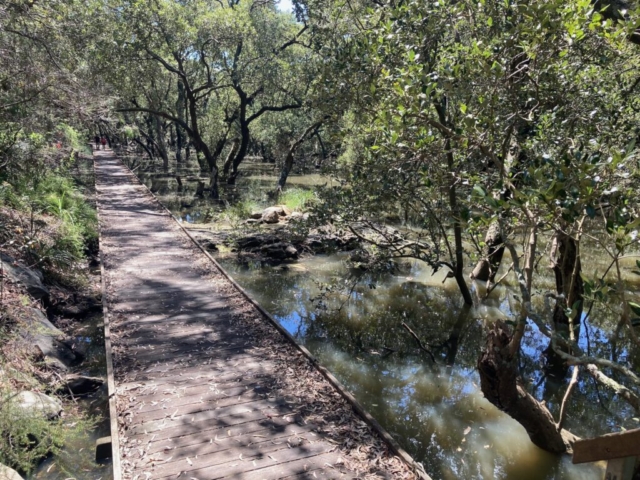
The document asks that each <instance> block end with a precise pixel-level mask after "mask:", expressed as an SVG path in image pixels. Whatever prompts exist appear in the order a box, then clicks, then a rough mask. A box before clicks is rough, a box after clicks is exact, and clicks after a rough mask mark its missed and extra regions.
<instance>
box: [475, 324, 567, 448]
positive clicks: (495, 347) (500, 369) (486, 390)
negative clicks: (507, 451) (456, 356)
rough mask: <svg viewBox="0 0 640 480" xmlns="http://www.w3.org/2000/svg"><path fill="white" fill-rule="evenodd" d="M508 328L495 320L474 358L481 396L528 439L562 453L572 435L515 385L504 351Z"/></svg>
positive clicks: (511, 363) (514, 368) (512, 363)
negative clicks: (485, 344) (514, 421)
mask: <svg viewBox="0 0 640 480" xmlns="http://www.w3.org/2000/svg"><path fill="white" fill-rule="evenodd" d="M510 341H511V335H510V334H509V330H508V327H507V326H506V325H505V324H504V323H503V322H501V321H499V320H498V321H496V323H495V325H494V327H493V328H492V329H491V330H490V331H489V334H488V336H487V346H486V348H485V350H484V351H483V352H482V354H481V355H480V358H479V359H478V371H479V373H480V386H481V389H482V393H483V394H484V396H485V398H486V399H487V400H489V402H491V403H492V404H493V405H495V406H496V407H498V408H499V409H500V410H502V411H503V412H505V413H506V414H508V415H509V416H510V417H511V418H513V419H514V420H516V421H517V422H518V423H520V424H521V425H522V426H523V427H524V428H525V430H526V431H527V434H528V435H529V438H530V439H531V441H532V442H533V443H534V444H535V445H536V446H538V447H540V448H541V449H543V450H546V451H547V452H551V453H565V452H567V451H568V450H570V449H571V444H572V443H573V441H575V439H576V437H575V436H573V435H572V434H571V433H569V432H567V431H566V430H560V431H558V430H557V428H556V422H555V421H554V419H553V416H552V415H551V413H550V412H549V410H548V409H547V407H545V406H544V405H543V404H542V403H540V402H538V401H537V400H536V399H535V398H534V397H533V396H531V395H530V394H529V393H528V392H527V391H526V390H525V389H524V388H523V387H522V385H520V384H519V379H518V366H517V361H516V357H515V356H510V355H509V353H508V350H509V348H508V347H509V342H510Z"/></svg>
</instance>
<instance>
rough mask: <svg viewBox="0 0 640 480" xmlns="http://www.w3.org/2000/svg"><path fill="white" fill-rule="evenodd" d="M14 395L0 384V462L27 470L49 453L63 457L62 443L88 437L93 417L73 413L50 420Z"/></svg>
mask: <svg viewBox="0 0 640 480" xmlns="http://www.w3.org/2000/svg"><path fill="white" fill-rule="evenodd" d="M14 396H15V393H12V392H11V391H10V390H7V389H3V388H0V463H2V464H4V465H7V466H9V467H11V468H13V469H15V470H17V471H20V472H24V473H27V474H28V473H31V472H32V471H33V469H34V468H35V467H36V466H37V464H38V463H39V462H40V461H42V460H43V459H44V458H45V457H47V456H48V455H50V454H53V455H56V456H61V457H63V459H64V456H65V452H64V450H63V446H64V445H65V444H70V443H72V442H73V441H75V440H76V439H84V441H85V442H87V441H88V439H87V438H86V437H87V432H88V431H90V430H91V429H92V428H93V426H94V424H95V420H94V419H90V418H85V417H82V416H79V415H78V414H73V415H71V416H69V417H68V418H58V419H54V420H49V419H47V418H46V417H45V416H44V415H42V414H40V413H37V412H33V411H25V410H23V409H22V408H20V407H19V406H18V405H17V404H16V403H15V402H14V401H13V398H14ZM58 463H61V464H62V463H64V462H63V461H61V462H58Z"/></svg>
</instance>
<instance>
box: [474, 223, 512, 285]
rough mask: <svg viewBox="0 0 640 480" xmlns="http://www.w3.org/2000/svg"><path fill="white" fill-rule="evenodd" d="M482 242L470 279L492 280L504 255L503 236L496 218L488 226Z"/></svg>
mask: <svg viewBox="0 0 640 480" xmlns="http://www.w3.org/2000/svg"><path fill="white" fill-rule="evenodd" d="M484 243H485V246H484V248H483V251H482V258H481V259H480V260H479V261H478V263H477V264H476V267H475V268H474V269H473V272H471V279H472V280H480V281H482V282H488V281H490V282H494V281H495V278H496V273H498V269H499V268H500V264H501V263H502V257H503V255H504V236H503V234H502V228H501V226H500V222H499V221H498V220H496V221H494V222H493V223H492V224H491V226H489V230H487V234H486V236H485V239H484Z"/></svg>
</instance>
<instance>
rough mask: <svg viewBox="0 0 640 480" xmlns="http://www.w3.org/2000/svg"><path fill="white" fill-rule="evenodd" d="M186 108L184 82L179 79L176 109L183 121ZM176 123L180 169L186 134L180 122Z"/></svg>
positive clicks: (177, 153) (177, 161)
mask: <svg viewBox="0 0 640 480" xmlns="http://www.w3.org/2000/svg"><path fill="white" fill-rule="evenodd" d="M185 108H186V103H185V96H184V84H183V83H182V81H181V80H180V81H178V98H177V100H176V111H177V112H178V118H179V119H180V120H181V121H183V122H184V120H185V113H186V112H185ZM174 125H175V128H176V163H177V164H178V169H179V168H180V166H181V164H182V149H183V147H184V144H185V137H186V135H185V132H184V130H183V129H182V127H181V126H180V124H179V123H178V122H175V123H174ZM188 158H189V157H188V155H187V158H186V159H185V160H186V161H188ZM185 163H186V162H185ZM185 166H186V165H185Z"/></svg>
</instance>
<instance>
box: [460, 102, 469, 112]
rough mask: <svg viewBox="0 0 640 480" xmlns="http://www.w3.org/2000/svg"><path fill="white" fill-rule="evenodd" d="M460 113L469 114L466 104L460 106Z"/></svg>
mask: <svg viewBox="0 0 640 480" xmlns="http://www.w3.org/2000/svg"><path fill="white" fill-rule="evenodd" d="M460 111H461V112H462V113H467V106H466V105H465V104H464V103H461V104H460Z"/></svg>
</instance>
